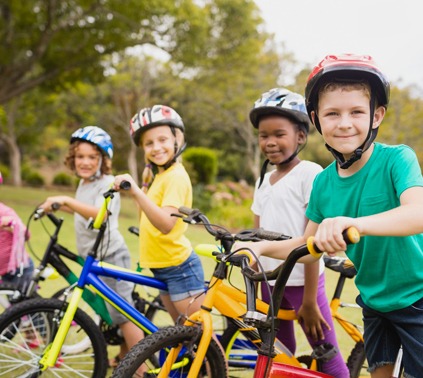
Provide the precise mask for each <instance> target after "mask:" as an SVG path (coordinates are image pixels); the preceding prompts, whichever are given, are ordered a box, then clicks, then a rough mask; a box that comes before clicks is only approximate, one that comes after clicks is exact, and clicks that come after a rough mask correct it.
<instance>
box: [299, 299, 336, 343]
mask: <svg viewBox="0 0 423 378" xmlns="http://www.w3.org/2000/svg"><path fill="white" fill-rule="evenodd" d="M297 317H298V322H299V323H300V324H302V325H303V326H304V331H305V333H306V334H307V336H309V337H311V338H312V339H313V340H314V341H318V340H324V338H325V335H324V330H323V328H326V329H328V330H330V326H329V324H328V323H327V322H326V320H325V318H324V317H323V316H322V313H321V312H320V310H319V307H318V306H317V303H315V304H310V305H305V304H303V305H302V306H301V307H300V309H299V310H298V314H297Z"/></svg>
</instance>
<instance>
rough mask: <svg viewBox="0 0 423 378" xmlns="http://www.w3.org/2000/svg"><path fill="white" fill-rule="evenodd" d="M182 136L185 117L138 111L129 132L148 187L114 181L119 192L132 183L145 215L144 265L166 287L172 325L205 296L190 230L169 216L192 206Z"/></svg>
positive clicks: (157, 108)
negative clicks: (182, 157)
mask: <svg viewBox="0 0 423 378" xmlns="http://www.w3.org/2000/svg"><path fill="white" fill-rule="evenodd" d="M184 131H185V127H184V124H183V121H182V118H181V117H180V116H179V114H178V113H177V112H176V111H175V110H174V109H172V108H170V107H168V106H164V105H154V106H153V107H151V108H145V109H142V110H140V111H139V112H138V113H137V114H135V116H134V117H133V118H132V120H131V124H130V133H131V136H132V139H133V141H134V142H135V144H136V145H137V146H140V147H142V148H143V150H144V154H145V159H146V161H147V164H146V170H145V171H144V174H143V177H144V183H143V184H142V187H141V188H140V187H139V186H138V185H137V184H136V183H135V181H134V179H133V178H132V177H131V176H130V175H128V174H124V175H119V176H116V178H115V183H114V188H115V189H116V190H119V185H120V183H121V182H122V181H129V182H130V183H131V188H130V189H129V193H130V194H131V195H132V197H133V199H134V200H135V202H136V203H137V204H138V206H139V208H140V210H141V219H140V265H141V266H142V267H144V268H149V269H150V270H151V271H152V272H153V274H154V276H155V277H156V278H157V279H160V280H162V281H164V282H166V283H167V286H168V291H163V292H161V293H160V295H161V298H162V301H163V304H164V305H165V306H166V309H167V310H168V311H169V313H170V314H171V316H172V318H173V319H174V321H176V320H177V319H178V317H179V316H180V315H190V314H192V313H193V312H195V311H197V310H199V309H200V305H201V303H202V300H203V296H202V295H200V294H201V293H202V292H203V291H204V273H203V268H202V265H201V261H200V259H199V257H198V256H197V255H196V254H195V253H194V252H193V248H192V246H191V243H190V241H189V240H188V239H187V237H186V236H185V231H186V228H187V225H186V224H185V223H183V221H182V220H181V219H180V218H177V217H172V216H171V214H172V213H176V212H177V210H178V208H179V207H181V206H186V207H191V206H192V185H191V180H190V178H189V176H188V174H187V172H186V170H185V168H184V166H183V165H182V164H181V163H180V162H179V161H178V157H179V156H180V154H181V153H182V151H183V150H184V149H185V141H184ZM153 171H154V172H156V174H155V175H153V174H152V172H153ZM147 177H152V182H151V183H150V182H146V181H148V180H147V179H146V178H147Z"/></svg>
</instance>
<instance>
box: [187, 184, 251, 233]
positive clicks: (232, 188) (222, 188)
mask: <svg viewBox="0 0 423 378" xmlns="http://www.w3.org/2000/svg"><path fill="white" fill-rule="evenodd" d="M253 193H254V188H253V187H252V186H250V185H248V184H247V183H246V182H245V181H240V182H233V181H224V182H219V183H217V184H213V185H194V207H196V208H199V209H200V210H201V211H202V212H204V213H205V214H206V215H207V216H208V217H209V219H210V221H211V222H212V223H217V224H221V225H223V226H225V227H227V228H229V229H231V230H239V229H242V228H249V227H252V225H253V214H252V212H251V209H250V207H251V203H252V199H253Z"/></svg>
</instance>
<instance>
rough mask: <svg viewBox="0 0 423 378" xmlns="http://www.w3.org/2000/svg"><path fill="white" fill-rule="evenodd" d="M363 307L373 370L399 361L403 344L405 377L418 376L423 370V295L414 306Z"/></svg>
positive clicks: (371, 368) (367, 343)
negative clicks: (393, 307)
mask: <svg viewBox="0 0 423 378" xmlns="http://www.w3.org/2000/svg"><path fill="white" fill-rule="evenodd" d="M357 303H358V304H359V305H360V307H362V308H363V320H364V343H365V349H366V356H367V360H368V362H369V369H368V370H369V372H372V371H374V370H375V369H376V368H378V367H380V366H384V365H387V364H392V365H393V364H395V360H396V357H397V354H398V350H399V348H400V346H401V345H402V347H403V353H404V354H403V360H402V361H403V364H404V376H405V377H407V378H413V377H415V378H417V377H421V376H422V372H423V360H422V353H423V298H422V299H420V300H418V301H417V302H415V303H413V304H412V305H411V306H409V307H406V308H402V309H400V310H395V311H390V312H379V311H375V310H373V309H371V308H369V307H367V306H366V305H365V304H364V303H363V301H362V299H361V297H360V296H358V297H357Z"/></svg>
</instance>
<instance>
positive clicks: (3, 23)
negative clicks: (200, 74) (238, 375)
mask: <svg viewBox="0 0 423 378" xmlns="http://www.w3.org/2000/svg"><path fill="white" fill-rule="evenodd" d="M202 13H203V10H202V8H201V7H200V6H198V5H195V2H194V1H192V0H180V1H178V2H174V1H173V0H150V1H138V0H126V1H125V3H124V4H122V2H121V1H119V0H102V1H100V0H66V1H58V0H36V1H24V0H14V1H7V0H2V1H1V2H0V36H1V44H0V104H4V103H5V102H7V101H9V100H10V99H12V98H14V97H16V96H19V95H20V94H22V93H25V92H26V91H28V90H31V89H33V88H35V87H37V86H40V85H45V86H49V87H50V88H57V87H58V86H59V85H61V84H62V83H69V82H76V81H78V80H81V79H84V80H88V81H91V82H96V81H99V80H102V79H103V77H104V75H103V72H104V69H105V67H104V57H105V56H108V55H110V54H112V53H114V52H118V51H123V50H124V49H125V48H127V47H130V46H136V45H144V44H151V45H155V46H158V47H160V48H161V49H163V50H165V51H167V52H168V53H170V54H173V53H174V57H173V58H174V59H175V61H182V62H183V63H184V64H189V63H191V62H192V59H193V54H194V53H196V52H200V51H201V43H200V40H201V38H202V37H203V36H204V32H203V31H202V29H204V27H205V23H204V21H205V20H204V18H203V15H202ZM197 45H198V46H200V47H197V48H196V46H197Z"/></svg>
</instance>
